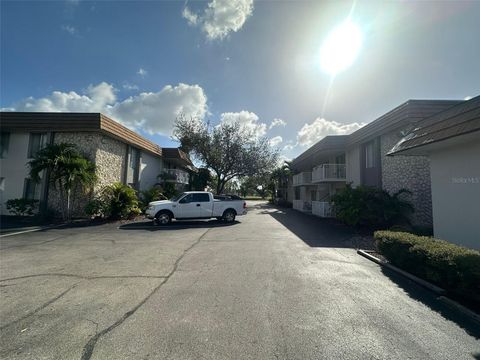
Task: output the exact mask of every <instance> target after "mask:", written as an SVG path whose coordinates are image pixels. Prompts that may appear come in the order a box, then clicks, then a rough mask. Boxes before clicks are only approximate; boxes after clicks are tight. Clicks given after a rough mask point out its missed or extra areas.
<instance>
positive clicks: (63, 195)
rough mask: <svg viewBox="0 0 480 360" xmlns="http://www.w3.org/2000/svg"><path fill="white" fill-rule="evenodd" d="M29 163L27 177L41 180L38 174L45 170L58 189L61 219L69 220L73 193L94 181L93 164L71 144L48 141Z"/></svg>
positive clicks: (87, 186)
mask: <svg viewBox="0 0 480 360" xmlns="http://www.w3.org/2000/svg"><path fill="white" fill-rule="evenodd" d="M28 165H29V166H30V177H31V178H32V180H33V181H36V182H39V181H40V178H41V177H40V173H41V172H42V171H47V172H48V174H49V181H50V183H51V184H52V185H53V187H54V188H55V189H57V190H58V191H59V195H60V202H61V206H62V216H63V219H64V220H70V218H71V208H72V193H75V192H76V191H77V189H79V188H80V189H81V190H82V191H85V190H88V189H91V187H92V186H93V185H94V184H95V182H96V179H97V177H96V174H95V164H94V163H93V162H91V161H89V160H88V159H87V158H85V157H84V156H83V155H82V154H81V153H80V152H79V151H78V150H77V147H76V146H75V145H74V144H69V143H59V144H49V145H47V146H46V147H44V148H43V149H41V150H39V151H38V152H37V154H36V155H35V157H34V159H33V160H31V161H30V162H29V163H28Z"/></svg>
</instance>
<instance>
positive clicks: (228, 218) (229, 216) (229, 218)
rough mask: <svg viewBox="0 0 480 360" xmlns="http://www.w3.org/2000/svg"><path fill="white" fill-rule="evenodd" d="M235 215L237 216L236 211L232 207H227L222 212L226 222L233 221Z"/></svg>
mask: <svg viewBox="0 0 480 360" xmlns="http://www.w3.org/2000/svg"><path fill="white" fill-rule="evenodd" d="M235 216H237V213H236V212H235V210H233V209H227V210H225V212H224V213H223V220H224V221H225V222H227V223H232V222H234V221H235Z"/></svg>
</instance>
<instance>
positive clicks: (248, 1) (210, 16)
mask: <svg viewBox="0 0 480 360" xmlns="http://www.w3.org/2000/svg"><path fill="white" fill-rule="evenodd" d="M252 12H253V0H212V1H211V2H209V3H208V4H207V7H206V9H205V10H204V12H203V14H201V15H199V14H195V13H193V12H192V11H191V10H190V9H189V8H188V7H185V8H184V9H183V12H182V16H183V17H184V18H185V19H187V21H188V23H189V24H190V25H192V26H200V27H201V29H202V31H203V32H205V34H206V35H207V38H208V39H209V40H215V39H220V40H222V39H223V38H225V37H226V36H227V35H228V34H229V33H230V32H232V31H233V32H237V31H238V30H240V29H241V28H242V26H243V24H245V21H246V20H247V19H248V18H249V17H250V16H251V15H252Z"/></svg>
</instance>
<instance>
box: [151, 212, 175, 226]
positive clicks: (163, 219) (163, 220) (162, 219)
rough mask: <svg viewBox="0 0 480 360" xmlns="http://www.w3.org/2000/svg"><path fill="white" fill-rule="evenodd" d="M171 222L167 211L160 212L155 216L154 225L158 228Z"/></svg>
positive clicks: (170, 216)
mask: <svg viewBox="0 0 480 360" xmlns="http://www.w3.org/2000/svg"><path fill="white" fill-rule="evenodd" d="M171 222H172V215H171V214H170V212H168V211H160V212H159V213H158V214H157V215H156V216H155V224H156V225H160V226H165V225H168V224H170V223H171Z"/></svg>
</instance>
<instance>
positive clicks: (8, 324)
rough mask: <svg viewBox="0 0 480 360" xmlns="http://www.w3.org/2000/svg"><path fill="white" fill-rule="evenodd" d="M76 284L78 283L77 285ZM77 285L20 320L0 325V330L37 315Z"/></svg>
mask: <svg viewBox="0 0 480 360" xmlns="http://www.w3.org/2000/svg"><path fill="white" fill-rule="evenodd" d="M77 284H78V283H77ZM77 284H74V285H72V286H70V287H69V288H68V289H67V290H65V291H64V292H62V293H60V294H59V295H57V296H55V297H54V298H53V299H51V300H49V301H47V302H46V303H44V304H42V305H40V306H39V307H37V308H36V309H34V310H32V311H30V312H28V313H27V314H25V315H24V316H22V317H21V318H18V319H15V320H13V321H10V322H9V323H7V324H5V325H2V326H0V330H3V329H5V328H7V327H9V326H11V325H13V324H16V323H19V322H20V321H23V320H25V319H27V318H29V317H30V316H32V315H35V314H36V313H38V312H39V311H41V310H43V309H45V308H46V307H47V306H49V305H51V304H53V303H54V302H55V301H57V300H59V299H60V298H62V297H63V296H65V295H66V294H67V293H68V292H69V291H70V290H72V289H73V288H74V287H75V286H77Z"/></svg>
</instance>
